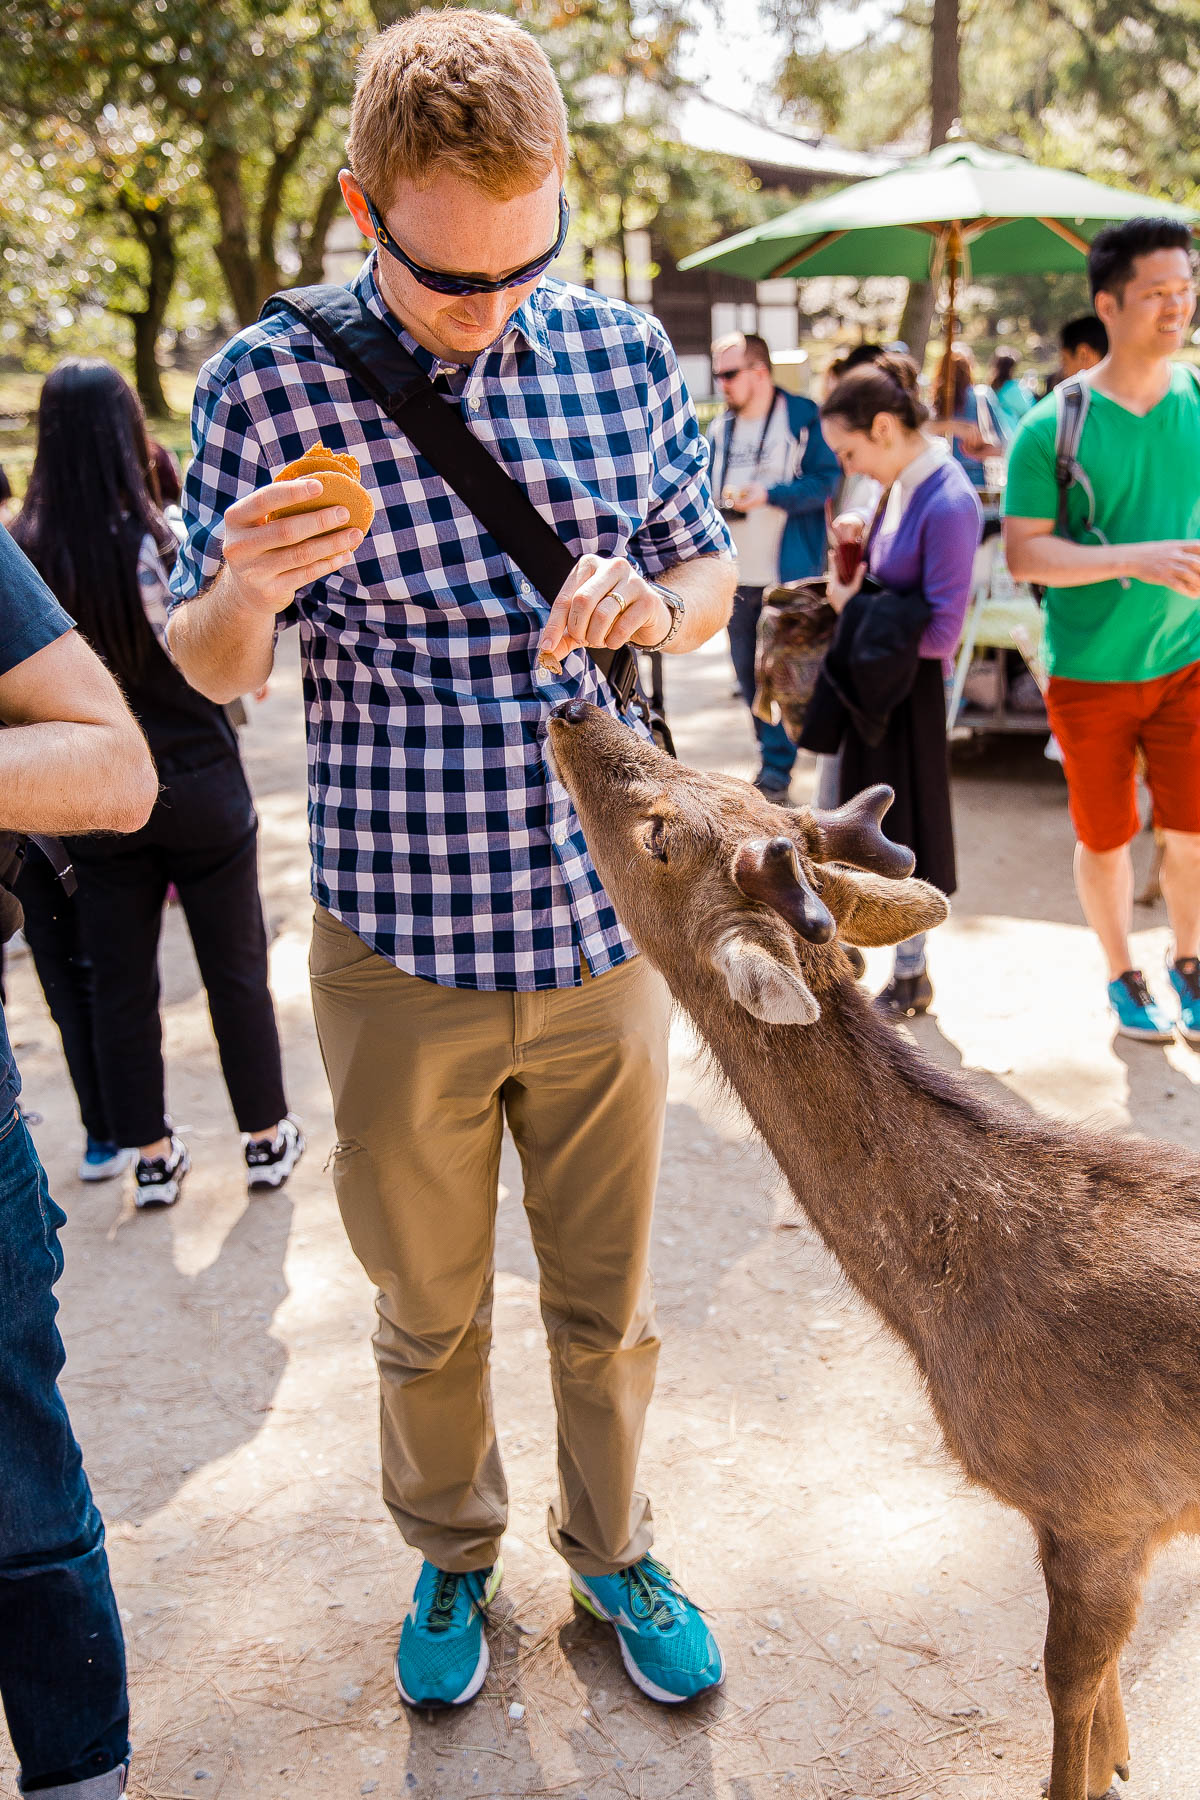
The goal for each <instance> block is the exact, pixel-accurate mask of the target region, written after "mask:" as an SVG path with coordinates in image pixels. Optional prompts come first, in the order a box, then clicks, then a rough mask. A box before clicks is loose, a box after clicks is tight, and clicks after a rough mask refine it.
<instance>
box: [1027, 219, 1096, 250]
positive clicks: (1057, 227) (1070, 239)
mask: <svg viewBox="0 0 1200 1800" xmlns="http://www.w3.org/2000/svg"><path fill="white" fill-rule="evenodd" d="M1038 224H1039V225H1044V226H1045V227H1046V230H1047V231H1052V232H1053V233H1054V235H1055V237H1060V238H1061V239H1062V241H1063V243H1064V244H1070V246H1071V248H1072V250H1081V251H1082V252H1083V254H1084V255H1085V256H1086V255H1087V253H1088V251H1089V250H1090V249H1091V245H1090V244H1089V243H1088V241H1087V239H1086V238H1083V237H1080V235H1079V233H1078V232H1077V231H1072V230H1071V227H1070V226H1069V225H1064V224H1063V223H1062V221H1061V220H1060V219H1039V220H1038Z"/></svg>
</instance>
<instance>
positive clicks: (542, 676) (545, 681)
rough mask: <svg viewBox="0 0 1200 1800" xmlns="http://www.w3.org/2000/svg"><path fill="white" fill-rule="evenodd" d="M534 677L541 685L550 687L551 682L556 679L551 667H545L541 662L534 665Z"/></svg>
mask: <svg viewBox="0 0 1200 1800" xmlns="http://www.w3.org/2000/svg"><path fill="white" fill-rule="evenodd" d="M533 679H534V680H535V681H536V683H537V685H538V686H539V687H549V686H550V683H551V682H552V681H553V680H554V676H553V675H552V674H551V673H550V671H549V669H544V668H543V667H542V665H541V663H535V664H534V666H533Z"/></svg>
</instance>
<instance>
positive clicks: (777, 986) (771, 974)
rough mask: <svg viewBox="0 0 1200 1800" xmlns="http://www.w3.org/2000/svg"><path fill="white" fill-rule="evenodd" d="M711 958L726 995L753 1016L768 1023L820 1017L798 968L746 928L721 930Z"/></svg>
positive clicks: (803, 1021) (800, 1021) (796, 1022)
mask: <svg viewBox="0 0 1200 1800" xmlns="http://www.w3.org/2000/svg"><path fill="white" fill-rule="evenodd" d="M712 960H713V967H714V968H715V969H716V970H717V973H718V974H720V975H723V976H724V977H725V982H726V985H727V986H728V988H729V997H730V999H731V1000H734V1001H736V1002H737V1004H738V1005H739V1006H741V1007H744V1008H745V1010H746V1011H747V1012H748V1013H753V1014H754V1017H755V1018H756V1019H762V1020H764V1021H765V1023H766V1024H768V1025H811V1024H812V1023H813V1022H814V1020H816V1019H819V1018H820V1016H821V1008H820V1007H819V1006H818V1005H817V1002H816V999H815V998H814V996H813V993H812V990H811V989H810V988H809V986H808V983H807V982H806V981H805V979H804V977H803V976H802V975H801V973H800V971H799V969H794V968H790V967H789V966H788V964H787V963H785V962H782V961H780V959H779V958H778V957H777V956H775V955H774V954H773V952H772V951H770V950H768V949H767V947H766V945H765V944H762V943H760V942H759V941H758V940H757V939H756V938H752V937H751V936H749V934H748V933H747V932H744V931H738V930H736V929H733V930H730V931H726V932H724V933H723V934H722V936H721V937H720V938H719V939H718V940H717V944H716V946H715V948H714V950H713V953H712Z"/></svg>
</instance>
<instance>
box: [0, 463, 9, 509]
mask: <svg viewBox="0 0 1200 1800" xmlns="http://www.w3.org/2000/svg"><path fill="white" fill-rule="evenodd" d="M11 499H12V482H11V481H10V480H9V479H8V476H7V475H6V474H5V473H4V470H3V469H0V506H3V505H4V502H5V501H6V500H11Z"/></svg>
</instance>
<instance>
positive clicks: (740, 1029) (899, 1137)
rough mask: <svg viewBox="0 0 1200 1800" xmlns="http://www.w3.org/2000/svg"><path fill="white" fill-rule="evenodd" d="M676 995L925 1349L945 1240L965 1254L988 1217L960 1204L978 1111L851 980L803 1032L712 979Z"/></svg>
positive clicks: (843, 1250) (816, 1220)
mask: <svg viewBox="0 0 1200 1800" xmlns="http://www.w3.org/2000/svg"><path fill="white" fill-rule="evenodd" d="M677 997H678V998H679V999H680V1001H681V1003H682V1004H683V1005H684V1007H685V1009H686V1010H687V1011H688V1012H689V1013H690V1014H691V1015H692V1017H693V1019H694V1020H695V1022H696V1024H697V1026H698V1027H699V1029H700V1031H701V1033H702V1035H703V1036H704V1038H705V1039H706V1040H707V1042H708V1044H709V1046H710V1048H711V1050H712V1052H713V1054H714V1056H715V1057H716V1060H717V1062H718V1064H719V1065H720V1068H721V1069H722V1071H723V1073H724V1074H725V1076H726V1078H727V1079H728V1081H729V1083H730V1085H731V1086H732V1087H733V1089H734V1091H735V1092H736V1094H737V1095H738V1097H739V1099H740V1100H741V1101H742V1104H743V1105H744V1106H745V1108H746V1111H747V1112H748V1113H749V1115H750V1118H751V1119H752V1121H753V1123H754V1124H755V1125H756V1126H757V1128H758V1130H759V1131H760V1132H761V1134H762V1136H763V1138H764V1139H765V1140H766V1143H767V1146H768V1148H769V1149H770V1150H771V1152H772V1154H773V1155H774V1157H775V1160H776V1162H777V1163H778V1164H779V1167H780V1169H781V1170H782V1172H783V1174H784V1176H785V1177H786V1179H787V1181H788V1184H789V1186H790V1187H791V1189H792V1191H793V1193H794V1194H795V1196H796V1198H797V1200H798V1201H799V1202H800V1205H801V1206H802V1207H803V1209H804V1211H805V1212H806V1213H807V1214H808V1216H809V1218H810V1219H811V1221H812V1223H813V1224H814V1226H815V1227H816V1229H817V1230H818V1232H819V1233H820V1234H821V1236H822V1238H823V1239H824V1241H825V1243H826V1245H827V1246H828V1248H829V1249H830V1250H831V1251H832V1253H833V1255H834V1256H835V1257H836V1258H837V1260H838V1261H839V1263H840V1264H841V1265H842V1268H843V1269H844V1271H845V1273H846V1274H847V1276H848V1277H849V1278H850V1280H851V1281H852V1282H853V1284H854V1285H855V1287H857V1288H858V1290H859V1292H860V1293H861V1294H862V1295H863V1296H864V1298H865V1299H867V1300H868V1301H870V1303H871V1304H872V1305H873V1306H874V1307H875V1308H876V1309H877V1310H878V1311H879V1312H881V1313H882V1314H883V1316H884V1317H885V1318H886V1319H887V1321H888V1323H889V1324H890V1325H891V1326H892V1327H893V1329H894V1330H896V1331H897V1332H898V1333H899V1335H900V1336H901V1337H903V1338H904V1339H905V1340H906V1341H907V1342H908V1343H909V1344H910V1346H911V1347H913V1348H914V1349H915V1348H917V1347H918V1345H919V1343H920V1341H921V1340H922V1339H923V1338H924V1336H925V1331H926V1325H925V1321H926V1320H927V1319H928V1316H929V1313H930V1298H931V1283H933V1284H936V1285H937V1286H938V1287H941V1288H944V1286H945V1283H946V1244H947V1232H948V1230H949V1232H950V1233H951V1236H952V1238H953V1241H954V1243H955V1247H956V1250H957V1251H958V1252H959V1253H960V1256H961V1253H962V1252H963V1251H964V1250H966V1248H967V1246H966V1245H965V1244H964V1242H963V1234H962V1224H963V1219H964V1217H965V1218H966V1219H967V1220H968V1221H969V1220H970V1219H976V1220H977V1219H978V1209H977V1204H976V1203H975V1202H972V1203H971V1204H969V1205H968V1206H967V1207H966V1208H962V1206H961V1200H962V1197H963V1196H962V1186H963V1182H964V1179H965V1178H967V1173H968V1171H969V1169H970V1168H971V1167H972V1166H973V1165H974V1164H975V1163H976V1159H977V1157H978V1155H979V1151H980V1145H981V1142H982V1140H981V1137H980V1132H981V1128H983V1129H984V1130H986V1124H987V1114H986V1110H985V1109H984V1107H983V1106H982V1103H980V1102H979V1101H977V1100H976V1099H975V1097H974V1096H973V1095H971V1094H970V1093H969V1092H968V1090H966V1089H965V1088H964V1087H961V1086H959V1085H958V1084H956V1083H955V1082H954V1081H953V1078H951V1077H948V1076H947V1075H946V1074H945V1073H944V1072H943V1071H941V1070H939V1069H937V1068H935V1067H934V1066H933V1065H930V1064H928V1063H926V1062H925V1060H924V1059H923V1058H922V1057H921V1056H920V1054H919V1053H918V1052H917V1051H915V1050H914V1049H913V1047H912V1046H911V1045H910V1044H909V1043H908V1041H907V1040H906V1039H904V1038H903V1037H902V1036H901V1034H900V1033H899V1032H898V1031H896V1029H895V1027H894V1026H892V1025H890V1024H888V1023H887V1022H886V1020H884V1019H882V1018H881V1017H880V1015H879V1014H878V1013H876V1012H875V1011H874V1009H873V1008H872V1007H871V1006H870V1004H869V1003H868V1002H867V1000H866V999H865V998H864V996H863V995H862V994H861V993H860V992H859V991H858V989H857V988H856V987H854V985H853V984H852V983H851V982H849V981H845V982H842V983H840V984H838V985H837V986H836V987H835V988H833V989H832V990H831V991H828V992H826V993H824V994H822V995H821V1017H820V1018H819V1019H818V1020H817V1021H816V1023H815V1024H812V1025H806V1026H796V1025H793V1026H777V1025H766V1024H763V1023H761V1022H760V1021H759V1020H757V1019H755V1018H753V1017H752V1016H751V1015H750V1014H749V1013H746V1012H744V1011H743V1010H742V1009H741V1008H734V1007H732V1006H731V1005H730V1001H729V997H728V994H727V993H726V992H725V990H724V987H723V984H721V983H720V982H718V981H710V980H709V979H708V977H707V973H705V975H704V977H702V979H701V981H700V982H699V983H698V984H697V986H696V987H695V989H694V990H693V991H692V992H691V993H690V994H688V995H686V996H685V995H684V994H683V993H682V992H681V991H679V990H677ZM950 1214H953V1215H954V1216H953V1217H950V1216H949V1215H950ZM963 1272H964V1271H963V1266H962V1264H961V1262H960V1264H959V1266H958V1268H957V1270H956V1274H957V1276H958V1277H960V1278H961V1276H962V1274H963Z"/></svg>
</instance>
